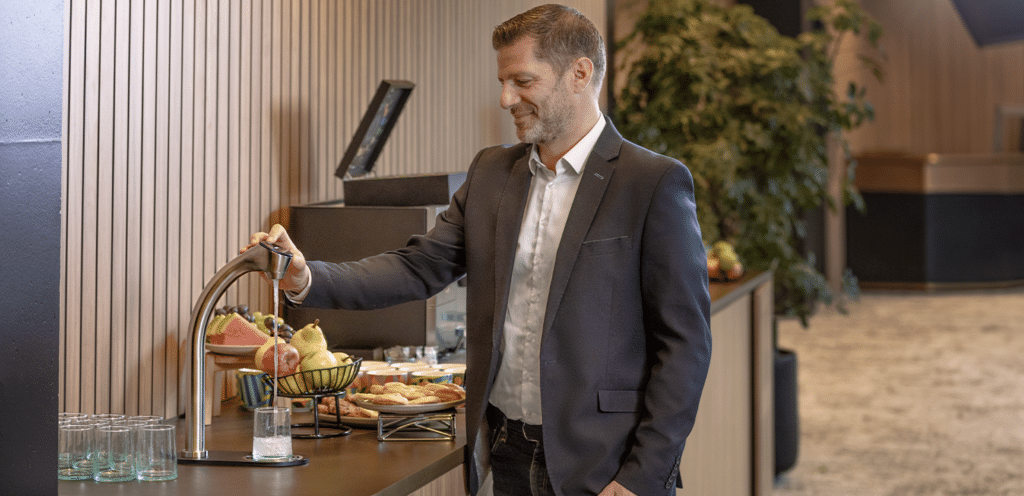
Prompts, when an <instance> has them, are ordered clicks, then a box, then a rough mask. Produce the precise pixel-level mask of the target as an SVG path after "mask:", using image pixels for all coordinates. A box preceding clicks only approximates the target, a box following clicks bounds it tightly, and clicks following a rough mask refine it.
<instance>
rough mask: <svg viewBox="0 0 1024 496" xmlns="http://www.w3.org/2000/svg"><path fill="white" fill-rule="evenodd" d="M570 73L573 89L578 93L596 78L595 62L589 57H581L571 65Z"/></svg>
mask: <svg viewBox="0 0 1024 496" xmlns="http://www.w3.org/2000/svg"><path fill="white" fill-rule="evenodd" d="M569 71H570V75H571V76H572V80H571V81H570V84H572V89H573V91H575V92H576V93H580V92H582V91H583V90H585V89H586V88H587V86H589V85H590V80H591V79H593V78H594V62H593V61H592V60H590V58H588V57H580V58H578V59H576V61H575V62H573V63H572V66H570V67H569Z"/></svg>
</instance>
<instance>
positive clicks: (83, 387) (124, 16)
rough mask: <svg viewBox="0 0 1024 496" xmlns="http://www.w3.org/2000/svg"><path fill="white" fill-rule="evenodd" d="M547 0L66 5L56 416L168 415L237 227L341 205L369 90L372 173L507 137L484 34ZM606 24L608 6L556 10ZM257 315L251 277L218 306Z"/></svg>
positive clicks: (265, 294) (586, 1)
mask: <svg viewBox="0 0 1024 496" xmlns="http://www.w3.org/2000/svg"><path fill="white" fill-rule="evenodd" d="M540 3H544V2H542V1H536V0H534V1H528V0H515V1H507V2H478V1H472V0H464V1H452V0H390V1H384V0H346V1H336V0H136V1H128V0H121V1H115V0H68V1H66V2H65V14H66V15H65V17H66V28H65V33H66V37H65V39H66V47H65V70H66V74H65V95H64V100H65V109H64V118H65V121H66V122H65V140H64V145H65V150H64V151H65V157H64V192H63V198H64V207H63V210H64V211H63V216H62V219H63V230H64V235H63V240H62V243H63V247H64V249H63V255H62V257H63V262H62V268H61V274H62V286H63V290H62V295H61V302H62V305H61V319H62V327H61V346H60V378H59V381H60V391H61V395H60V408H61V409H62V410H64V411H82V412H107V411H110V412H124V413H129V414H134V413H145V414H149V413H155V414H162V415H176V414H178V413H180V412H182V411H184V407H185V404H184V401H185V400H186V397H187V395H188V392H187V391H186V388H185V384H187V382H186V381H185V377H184V375H183V373H182V371H184V370H187V367H186V366H185V364H184V363H183V358H184V357H185V356H186V355H187V348H184V346H186V345H187V344H188V342H189V339H188V336H187V335H186V329H185V326H187V324H188V319H189V314H190V312H191V307H192V305H194V303H195V298H196V297H197V296H198V294H199V292H200V291H201V290H202V287H203V285H204V284H205V283H206V281H207V280H208V279H209V278H210V277H211V276H212V275H213V273H214V272H215V271H216V270H217V269H218V268H219V267H221V266H223V265H224V264H225V263H226V262H228V261H229V260H231V259H232V258H233V257H234V256H235V255H236V253H237V250H238V248H239V247H240V246H242V245H243V244H245V243H246V241H247V239H248V236H249V234H250V233H251V232H253V231H256V230H261V229H262V230H265V229H267V228H269V226H270V225H271V224H272V223H275V222H280V223H283V224H286V225H287V222H288V219H287V213H288V206H290V205H296V204H303V203H309V202H319V201H328V200H336V199H340V198H341V197H342V188H341V181H340V180H338V179H337V178H335V177H334V169H335V167H336V166H337V164H338V161H339V160H340V158H341V156H342V154H343V153H344V150H345V147H346V146H347V145H348V142H349V140H350V139H351V136H352V133H353V132H354V131H355V128H356V126H357V125H358V123H359V119H360V118H361V117H362V114H363V112H364V111H365V110H366V106H367V104H368V103H369V100H370V98H371V96H372V94H373V92H374V90H375V89H376V87H377V85H378V83H379V82H380V80H381V79H408V80H411V81H413V82H415V83H416V84H417V87H416V89H415V90H414V91H413V94H412V98H411V99H410V101H409V103H408V105H407V107H406V109H405V111H404V113H403V115H402V118H401V119H400V121H399V123H398V125H397V127H396V128H395V130H394V131H393V134H392V136H391V139H390V140H389V142H388V145H387V147H386V148H385V150H384V152H383V154H382V155H381V157H380V158H379V159H378V163H377V173H378V174H379V175H382V176H390V175H399V174H415V173H426V172H454V171H461V170H465V168H466V167H467V166H468V163H469V161H470V160H471V159H472V158H473V156H474V155H475V153H476V151H477V150H478V149H479V148H481V147H483V146H487V145H491V144H497V143H501V142H514V141H515V134H514V132H513V129H512V126H511V124H510V123H509V122H508V121H509V117H508V115H507V113H506V112H504V111H502V110H501V109H500V108H499V107H498V88H499V87H498V85H497V84H496V79H495V58H494V53H493V50H492V49H491V47H490V32H491V30H492V29H493V27H494V26H495V25H497V24H499V23H500V22H502V21H503V20H505V19H507V18H509V17H511V16H513V15H515V14H516V13H518V12H521V11H524V10H526V9H528V8H529V7H532V6H534V5H538V4H540ZM569 3H570V4H572V5H573V6H575V7H577V8H578V9H579V10H580V11H582V12H583V13H584V14H586V15H587V16H588V17H590V18H591V20H593V21H594V23H595V24H596V25H597V26H598V28H599V29H602V30H603V29H604V27H605V25H606V21H605V8H606V6H605V4H606V2H605V1H604V0H579V1H575V2H569ZM224 303H247V304H249V305H250V307H252V308H253V309H261V311H270V310H271V309H270V306H271V302H270V294H269V291H267V290H266V288H265V287H264V286H263V285H262V283H261V282H260V281H259V278H258V277H256V276H255V275H252V276H246V277H243V279H242V280H240V281H239V282H238V283H237V284H235V285H234V286H233V287H232V288H231V289H230V290H229V291H228V294H227V295H226V296H225V298H224V299H223V300H222V304H224Z"/></svg>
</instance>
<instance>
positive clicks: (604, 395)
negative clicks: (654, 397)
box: [597, 389, 644, 413]
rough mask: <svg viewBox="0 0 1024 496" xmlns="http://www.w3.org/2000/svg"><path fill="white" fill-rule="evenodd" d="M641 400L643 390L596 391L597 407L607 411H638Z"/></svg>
mask: <svg viewBox="0 0 1024 496" xmlns="http://www.w3.org/2000/svg"><path fill="white" fill-rule="evenodd" d="M643 400H644V392H643V391H636V390H623V389H602V390H599V391H598V392H597V409H598V410H599V411H602V412H608V413H628V412H639V411H640V410H641V408H643Z"/></svg>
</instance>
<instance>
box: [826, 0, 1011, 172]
mask: <svg viewBox="0 0 1024 496" xmlns="http://www.w3.org/2000/svg"><path fill="white" fill-rule="evenodd" d="M860 1H861V5H863V6H864V8H865V10H867V11H868V12H869V13H870V14H871V15H872V16H873V17H875V18H876V19H878V21H879V22H881V23H882V25H883V27H884V29H885V34H884V35H883V38H882V44H883V46H884V50H885V55H886V59H885V60H884V61H883V70H884V71H885V80H884V81H883V82H882V83H878V82H876V81H875V80H874V79H873V78H872V77H871V76H870V75H869V74H865V73H863V71H862V69H861V68H860V66H859V65H858V63H857V62H856V61H855V59H854V58H853V57H852V54H853V53H855V52H856V51H858V50H861V51H866V49H865V48H863V47H862V46H857V44H856V43H848V44H847V45H845V48H846V49H845V50H844V51H843V52H844V54H843V56H842V57H841V59H840V63H839V65H838V66H837V67H838V68H839V70H840V74H841V77H840V78H838V80H839V81H846V80H848V79H849V78H850V77H854V78H855V79H856V80H858V81H860V82H862V83H865V84H867V86H868V98H869V100H871V102H872V103H873V104H874V105H875V109H876V112H877V117H876V119H875V121H874V122H871V123H868V124H866V125H865V126H863V127H862V128H861V129H859V130H857V131H855V132H853V133H852V134H851V136H850V144H851V148H852V150H853V151H854V152H855V153H859V152H871V151H901V152H907V153H910V154H915V155H921V154H927V153H987V152H990V151H992V141H993V127H994V122H995V110H996V105H999V104H1006V103H1016V104H1022V103H1024V43H1006V44H1002V45H992V46H988V47H981V48H979V47H978V46H976V45H975V43H974V40H973V39H972V38H971V35H970V33H969V32H968V31H967V28H966V26H964V24H963V22H962V20H961V19H960V15H959V14H958V13H957V11H956V8H955V7H954V6H953V2H951V1H950V0H941V1H936V0H901V1H899V2H893V1H891V0H860ZM1008 125H1009V126H1010V127H1009V129H1008V130H1009V132H1008V134H1009V135H1010V137H1012V138H1013V143H1011V141H1010V139H1009V138H1008V139H1007V147H1010V146H1012V145H1013V144H1018V143H1019V137H1020V125H1019V123H1008ZM1018 146H1019V144H1018ZM1008 151H1009V150H1008Z"/></svg>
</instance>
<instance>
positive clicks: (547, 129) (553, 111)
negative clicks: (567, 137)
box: [510, 91, 572, 145]
mask: <svg viewBox="0 0 1024 496" xmlns="http://www.w3.org/2000/svg"><path fill="white" fill-rule="evenodd" d="M566 93H567V92H565V91H558V92H555V93H552V94H551V95H550V96H548V98H547V99H545V101H544V102H543V103H544V104H550V105H548V106H547V108H548V112H546V114H547V115H545V116H541V115H540V111H539V107H538V106H536V105H532V104H528V103H521V104H519V105H516V106H515V107H513V108H512V109H510V110H511V112H512V115H513V116H514V115H515V114H517V113H521V112H522V110H523V109H525V110H526V111H527V112H530V113H531V114H530V115H528V116H527V117H526V118H527V119H529V120H530V121H533V122H532V123H531V122H526V123H524V124H523V125H522V126H520V125H519V124H518V123H517V124H516V134H517V135H518V137H519V140H520V141H522V142H523V143H533V144H537V145H546V144H548V143H551V142H553V141H555V140H556V139H558V138H559V137H561V136H562V135H564V134H565V132H566V129H567V127H568V123H569V120H570V119H571V118H572V111H571V110H572V109H571V104H570V103H569V99H568V97H567V96H566Z"/></svg>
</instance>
